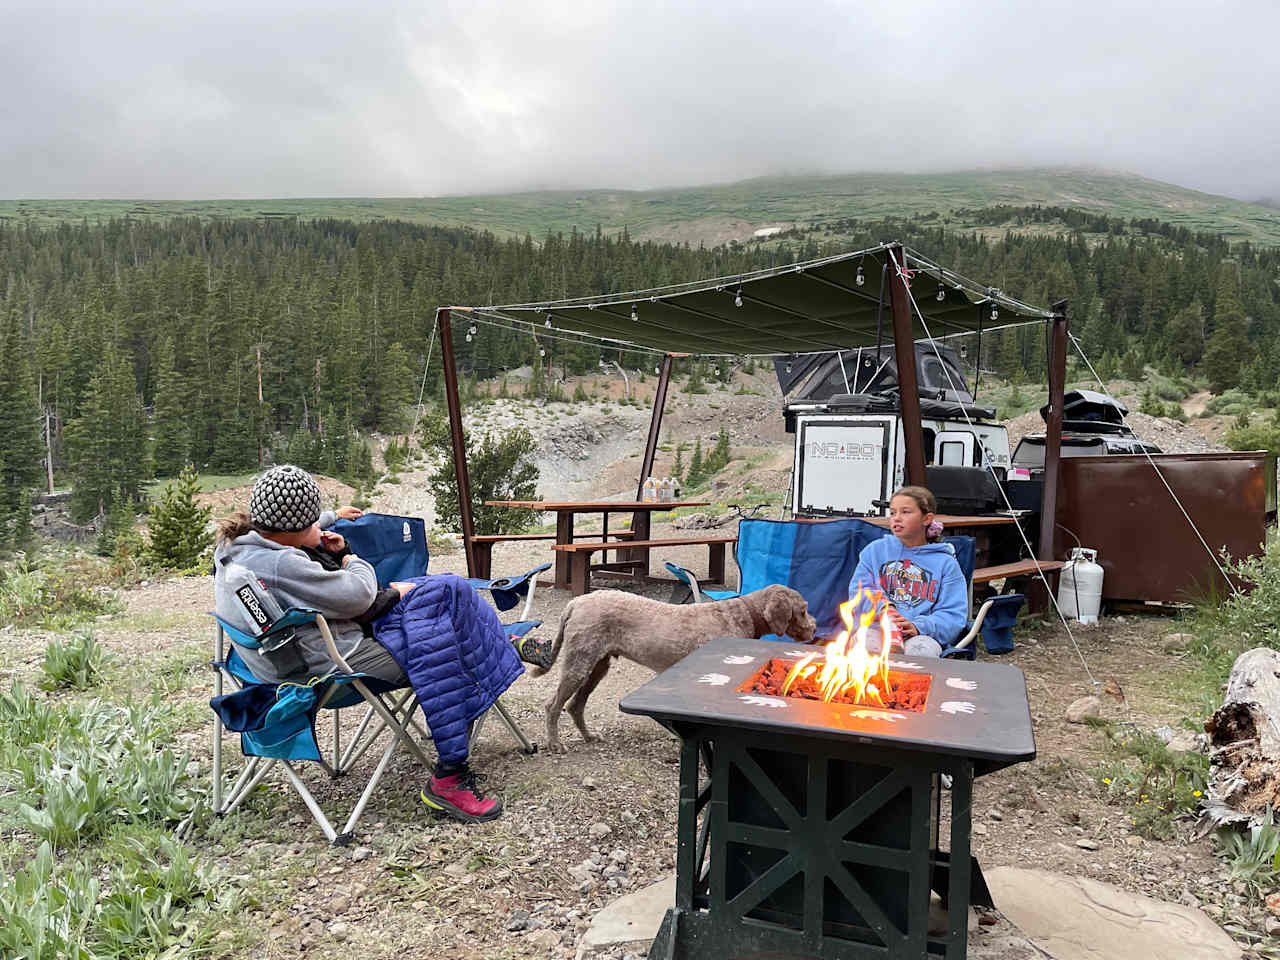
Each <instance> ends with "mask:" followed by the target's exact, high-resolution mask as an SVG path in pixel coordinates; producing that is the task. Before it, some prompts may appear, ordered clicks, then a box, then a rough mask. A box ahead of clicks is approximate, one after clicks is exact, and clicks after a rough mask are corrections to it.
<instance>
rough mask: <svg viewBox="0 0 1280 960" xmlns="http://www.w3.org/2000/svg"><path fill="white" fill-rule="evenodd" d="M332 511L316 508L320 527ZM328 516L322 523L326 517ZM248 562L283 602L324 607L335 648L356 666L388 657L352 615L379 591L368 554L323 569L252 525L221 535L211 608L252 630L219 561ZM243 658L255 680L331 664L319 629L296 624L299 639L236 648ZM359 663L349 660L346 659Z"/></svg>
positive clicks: (317, 672) (320, 671)
mask: <svg viewBox="0 0 1280 960" xmlns="http://www.w3.org/2000/svg"><path fill="white" fill-rule="evenodd" d="M333 516H334V515H333V513H332V512H331V511H326V512H325V513H324V514H322V515H321V518H320V526H321V527H328V526H331V525H332V524H333ZM326 521H327V522H326ZM227 560H229V561H231V562H233V563H238V564H240V565H241V566H244V567H246V568H248V569H249V570H250V571H251V572H252V573H254V574H255V575H256V576H257V577H258V579H259V580H261V581H262V583H263V584H264V585H265V586H266V588H267V591H268V592H269V593H270V594H271V596H272V597H274V598H275V600H276V602H278V603H279V604H280V606H281V608H282V609H286V610H287V609H288V608H289V607H309V608H311V609H313V610H318V611H320V613H322V614H324V617H325V620H326V621H327V622H328V624H329V629H330V630H331V631H332V632H333V638H334V641H335V643H336V644H337V646H338V652H339V653H340V654H341V655H342V656H343V658H344V659H346V660H347V661H348V663H350V664H351V666H352V667H353V668H355V669H357V670H359V669H363V666H357V663H362V664H363V663H365V662H367V661H368V660H369V658H370V657H372V658H374V659H379V658H386V659H390V657H389V654H387V653H386V651H385V649H383V648H382V646H381V645H380V644H378V643H376V642H375V641H373V640H369V639H367V638H366V637H365V636H364V634H363V633H362V632H361V629H360V625H359V624H358V623H354V622H352V619H351V618H352V617H358V616H359V615H360V614H362V613H364V612H365V611H366V610H368V609H369V605H370V604H372V603H373V599H374V597H375V596H376V595H377V592H378V580H377V577H376V575H375V574H374V572H373V567H372V566H371V565H370V564H369V562H368V561H367V560H362V559H360V558H359V557H356V556H352V557H351V559H350V560H349V561H348V562H347V565H346V566H345V567H343V568H342V569H340V570H326V569H325V568H324V567H322V566H321V565H320V564H318V563H316V562H315V561H314V560H312V559H311V558H310V557H308V556H307V555H306V554H305V553H303V552H302V551H301V550H299V549H297V548H296V547H286V546H282V545H281V544H278V543H276V542H274V541H272V540H268V539H267V538H266V537H264V536H262V535H261V534H259V533H257V532H256V531H250V532H249V533H246V534H244V535H243V536H240V537H237V538H236V539H235V540H233V541H231V542H227V541H225V540H224V541H222V542H221V543H220V544H218V548H217V549H216V550H215V551H214V553H213V561H214V563H213V566H214V580H213V595H214V607H215V609H216V610H217V613H218V616H220V617H222V618H223V619H224V620H226V621H227V622H228V623H230V624H232V625H234V626H236V627H240V628H242V629H244V630H245V631H246V632H247V633H250V634H252V632H253V624H252V623H251V622H250V619H249V616H248V614H247V613H246V612H245V610H244V607H243V606H242V605H241V604H240V602H239V600H238V599H237V598H236V596H235V593H234V592H233V591H232V589H231V588H230V587H229V586H228V585H227V582H226V577H225V566H224V561H227ZM237 650H238V652H239V653H240V655H241V656H242V657H243V658H244V660H245V663H246V664H248V666H249V669H251V670H252V671H253V672H254V673H255V674H256V675H257V676H258V678H259V679H260V680H264V681H267V682H269V683H277V682H280V681H282V680H305V679H307V678H310V677H319V676H324V675H325V674H327V673H330V672H332V671H334V670H336V669H337V666H336V665H335V664H334V663H333V661H332V660H331V659H330V658H329V654H328V652H327V650H326V648H325V643H324V639H323V637H321V635H320V628H319V627H317V626H315V625H311V624H309V625H306V626H302V627H298V628H297V639H296V640H295V641H294V642H292V643H289V644H287V645H285V646H284V647H282V648H281V649H279V650H277V651H274V652H272V653H262V652H259V651H256V650H249V649H246V648H245V647H238V648H237ZM353 659H354V660H355V661H357V663H351V661H352V660H353Z"/></svg>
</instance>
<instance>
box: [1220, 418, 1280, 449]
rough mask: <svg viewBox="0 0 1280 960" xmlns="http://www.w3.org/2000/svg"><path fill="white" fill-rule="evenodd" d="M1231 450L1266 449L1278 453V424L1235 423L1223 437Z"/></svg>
mask: <svg viewBox="0 0 1280 960" xmlns="http://www.w3.org/2000/svg"><path fill="white" fill-rule="evenodd" d="M1223 440H1224V441H1225V442H1226V444H1227V446H1228V447H1230V448H1231V449H1232V450H1267V451H1269V452H1271V453H1280V425H1277V424H1276V423H1274V422H1272V423H1251V422H1247V421H1246V422H1245V423H1244V424H1243V425H1242V424H1241V423H1240V422H1239V421H1237V422H1236V425H1235V426H1234V427H1232V428H1231V429H1230V430H1228V431H1227V433H1226V436H1225V437H1223Z"/></svg>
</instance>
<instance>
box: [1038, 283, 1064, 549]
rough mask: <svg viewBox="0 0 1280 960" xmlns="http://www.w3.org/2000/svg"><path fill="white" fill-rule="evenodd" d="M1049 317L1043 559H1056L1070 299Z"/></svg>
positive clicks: (1052, 308)
mask: <svg viewBox="0 0 1280 960" xmlns="http://www.w3.org/2000/svg"><path fill="white" fill-rule="evenodd" d="M1050 309H1051V311H1052V313H1053V316H1052V318H1051V319H1050V321H1049V325H1050V326H1049V411H1048V414H1047V416H1046V417H1045V418H1044V423H1045V431H1044V490H1043V491H1042V492H1041V495H1040V496H1041V499H1040V544H1039V549H1038V550H1037V551H1036V552H1037V553H1038V554H1039V555H1040V559H1041V560H1053V559H1054V556H1053V553H1054V551H1053V532H1054V524H1055V522H1056V521H1057V514H1058V484H1059V482H1060V480H1059V477H1058V472H1059V471H1058V466H1059V463H1060V462H1061V460H1060V458H1061V454H1062V406H1063V394H1064V393H1065V391H1066V381H1067V301H1066V300H1059V301H1058V302H1057V303H1055V304H1054V305H1053V306H1052V307H1051V308H1050Z"/></svg>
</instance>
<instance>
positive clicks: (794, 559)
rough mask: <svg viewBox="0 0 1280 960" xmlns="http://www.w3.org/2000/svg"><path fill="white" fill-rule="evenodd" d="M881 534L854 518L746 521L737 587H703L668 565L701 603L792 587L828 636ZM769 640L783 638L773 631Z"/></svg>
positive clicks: (685, 570)
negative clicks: (856, 571)
mask: <svg viewBox="0 0 1280 960" xmlns="http://www.w3.org/2000/svg"><path fill="white" fill-rule="evenodd" d="M883 536H884V531H883V530H881V529H880V528H879V527H877V526H875V525H874V524H870V523H867V522H866V521H865V520H858V519H857V518H854V517H850V518H848V519H844V520H832V521H830V522H829V523H801V522H799V521H795V520H743V521H741V522H739V524H738V542H737V545H736V546H735V547H734V551H733V555H734V560H735V562H736V563H737V564H738V589H737V590H704V589H703V588H702V587H701V586H700V585H699V583H698V578H697V577H696V576H695V575H694V573H693V571H691V570H689V569H688V568H687V567H682V566H680V565H679V564H676V563H668V564H667V565H666V566H667V570H669V571H670V572H671V573H672V574H673V575H674V576H675V577H676V579H678V580H681V581H683V582H684V583H685V584H686V585H687V586H688V587H689V590H690V592H691V593H692V595H693V599H694V601H695V602H697V603H702V602H705V601H707V600H726V599H728V598H730V597H740V596H742V595H743V594H744V593H751V592H753V591H755V590H763V589H764V588H765V587H767V586H769V585H771V584H775V583H778V584H782V585H783V586H786V587H791V588H792V589H793V590H795V591H797V592H798V593H799V594H800V595H801V596H802V597H804V598H805V600H806V601H807V602H808V604H809V612H810V613H812V614H813V616H814V619H816V620H817V621H818V629H817V634H816V635H817V636H820V637H826V636H833V635H835V634H836V633H839V632H840V630H841V629H842V628H843V624H841V622H840V604H842V603H844V602H845V601H846V600H848V599H849V575H850V573H851V572H852V570H853V568H854V566H855V565H856V564H857V562H858V554H859V553H861V552H862V548H863V547H865V546H867V545H868V544H870V543H872V542H874V541H876V540H879V539H880V538H881V537H883ZM769 639H774V640H776V639H781V638H779V637H776V636H772V635H771V636H770V637H769Z"/></svg>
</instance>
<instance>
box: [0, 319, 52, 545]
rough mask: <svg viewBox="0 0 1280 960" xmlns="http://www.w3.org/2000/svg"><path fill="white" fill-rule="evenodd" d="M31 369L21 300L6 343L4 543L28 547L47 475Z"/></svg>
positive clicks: (2, 361) (0, 372)
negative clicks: (35, 496) (36, 497)
mask: <svg viewBox="0 0 1280 960" xmlns="http://www.w3.org/2000/svg"><path fill="white" fill-rule="evenodd" d="M30 371H31V366H30V362H29V357H28V352H27V344H26V341H25V338H24V336H23V333H22V325H21V323H20V322H19V319H18V310H17V306H16V304H15V305H12V306H10V308H9V310H8V316H7V318H6V322H5V327H4V342H3V344H2V345H0V547H5V546H22V545H24V544H25V542H26V540H27V539H28V538H29V534H30V529H31V500H32V496H33V494H34V492H35V490H36V489H37V488H39V486H40V483H41V481H42V480H43V479H44V466H43V453H44V449H43V446H44V445H43V444H42V443H41V442H40V410H39V407H38V406H37V404H36V396H35V389H34V388H33V386H32V383H31V372H30Z"/></svg>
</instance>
